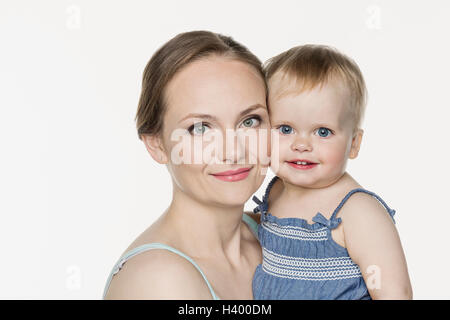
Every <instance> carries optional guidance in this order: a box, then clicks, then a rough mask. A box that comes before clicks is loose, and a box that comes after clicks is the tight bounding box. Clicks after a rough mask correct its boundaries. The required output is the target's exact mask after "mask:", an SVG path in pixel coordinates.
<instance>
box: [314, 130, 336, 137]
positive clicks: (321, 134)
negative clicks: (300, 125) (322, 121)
mask: <svg viewBox="0 0 450 320" xmlns="http://www.w3.org/2000/svg"><path fill="white" fill-rule="evenodd" d="M316 133H317V134H318V135H319V137H322V138H326V137H328V136H329V135H331V134H333V132H332V131H331V130H330V129H328V128H324V127H321V128H319V129H317V130H316Z"/></svg>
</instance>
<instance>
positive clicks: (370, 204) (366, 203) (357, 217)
mask: <svg viewBox="0 0 450 320" xmlns="http://www.w3.org/2000/svg"><path fill="white" fill-rule="evenodd" d="M380 200H382V199H381V198H379V197H378V196H374V193H372V192H353V193H351V194H350V195H349V196H348V198H347V199H346V201H345V203H344V204H343V205H342V207H341V208H340V210H339V212H337V213H336V217H341V218H342V221H343V222H344V223H345V224H347V225H349V224H350V223H368V222H369V221H372V222H374V223H375V222H381V221H383V220H385V221H387V220H390V221H391V222H392V218H391V215H390V212H389V210H388V209H387V208H386V207H385V205H384V204H383V203H382V202H381V201H380Z"/></svg>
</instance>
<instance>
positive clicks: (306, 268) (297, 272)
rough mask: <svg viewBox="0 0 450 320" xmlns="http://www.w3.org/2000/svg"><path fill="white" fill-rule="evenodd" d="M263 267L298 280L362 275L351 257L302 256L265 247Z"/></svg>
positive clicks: (279, 275)
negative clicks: (292, 255)
mask: <svg viewBox="0 0 450 320" xmlns="http://www.w3.org/2000/svg"><path fill="white" fill-rule="evenodd" d="M262 268H263V270H264V271H265V272H267V273H269V274H271V275H274V276H276V277H281V278H289V279H297V280H316V281H317V280H319V281H323V280H339V279H349V278H356V277H361V276H362V274H361V270H360V269H359V266H358V265H357V264H356V263H354V262H353V261H352V259H351V258H350V257H336V258H323V259H314V258H300V257H290V256H285V255H281V254H277V253H275V252H273V251H270V250H268V249H266V248H264V249H263V263H262Z"/></svg>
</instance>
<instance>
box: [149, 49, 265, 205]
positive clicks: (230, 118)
mask: <svg viewBox="0 0 450 320" xmlns="http://www.w3.org/2000/svg"><path fill="white" fill-rule="evenodd" d="M165 102H166V107H167V110H166V114H165V118H164V125H163V130H162V139H161V140H160V142H161V143H162V149H163V151H162V153H161V154H160V160H159V162H161V163H166V164H167V167H168V169H169V172H170V173H171V176H172V179H173V181H174V184H175V187H177V188H179V189H180V190H181V191H182V192H183V193H185V194H187V195H188V196H190V197H192V198H194V199H196V200H197V201H201V202H204V203H208V204H210V205H218V206H242V205H243V204H244V203H245V202H246V201H247V200H248V199H249V198H250V197H251V195H252V194H253V193H254V192H255V191H256V190H257V189H258V188H259V187H260V185H261V184H262V182H263V180H264V177H265V172H266V171H265V170H266V169H267V167H268V164H269V163H268V155H269V154H270V145H269V141H270V140H269V139H270V124H269V117H268V113H267V106H266V91H265V85H264V81H263V79H262V78H261V76H260V75H259V74H258V72H257V71H256V70H254V68H253V67H252V66H250V65H248V64H246V63H243V62H240V61H237V60H233V59H231V58H226V57H217V56H213V57H207V58H203V59H200V60H197V61H194V62H192V63H190V64H188V65H187V66H185V67H184V68H182V69H181V70H180V71H178V73H177V74H176V75H175V76H174V78H173V79H171V81H170V82H169V83H168V85H167V87H166V91H165ZM154 158H155V156H154ZM156 160H157V161H158V159H156Z"/></svg>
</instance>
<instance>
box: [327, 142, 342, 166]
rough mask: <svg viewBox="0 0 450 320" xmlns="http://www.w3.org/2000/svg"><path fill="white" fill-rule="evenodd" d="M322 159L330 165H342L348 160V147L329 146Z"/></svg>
mask: <svg viewBox="0 0 450 320" xmlns="http://www.w3.org/2000/svg"><path fill="white" fill-rule="evenodd" d="M322 159H323V160H322V161H323V162H325V163H326V164H328V165H329V166H332V167H335V168H339V167H342V166H343V165H345V162H346V149H345V148H343V147H339V146H336V147H331V148H327V149H325V150H324V151H323V153H322Z"/></svg>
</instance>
